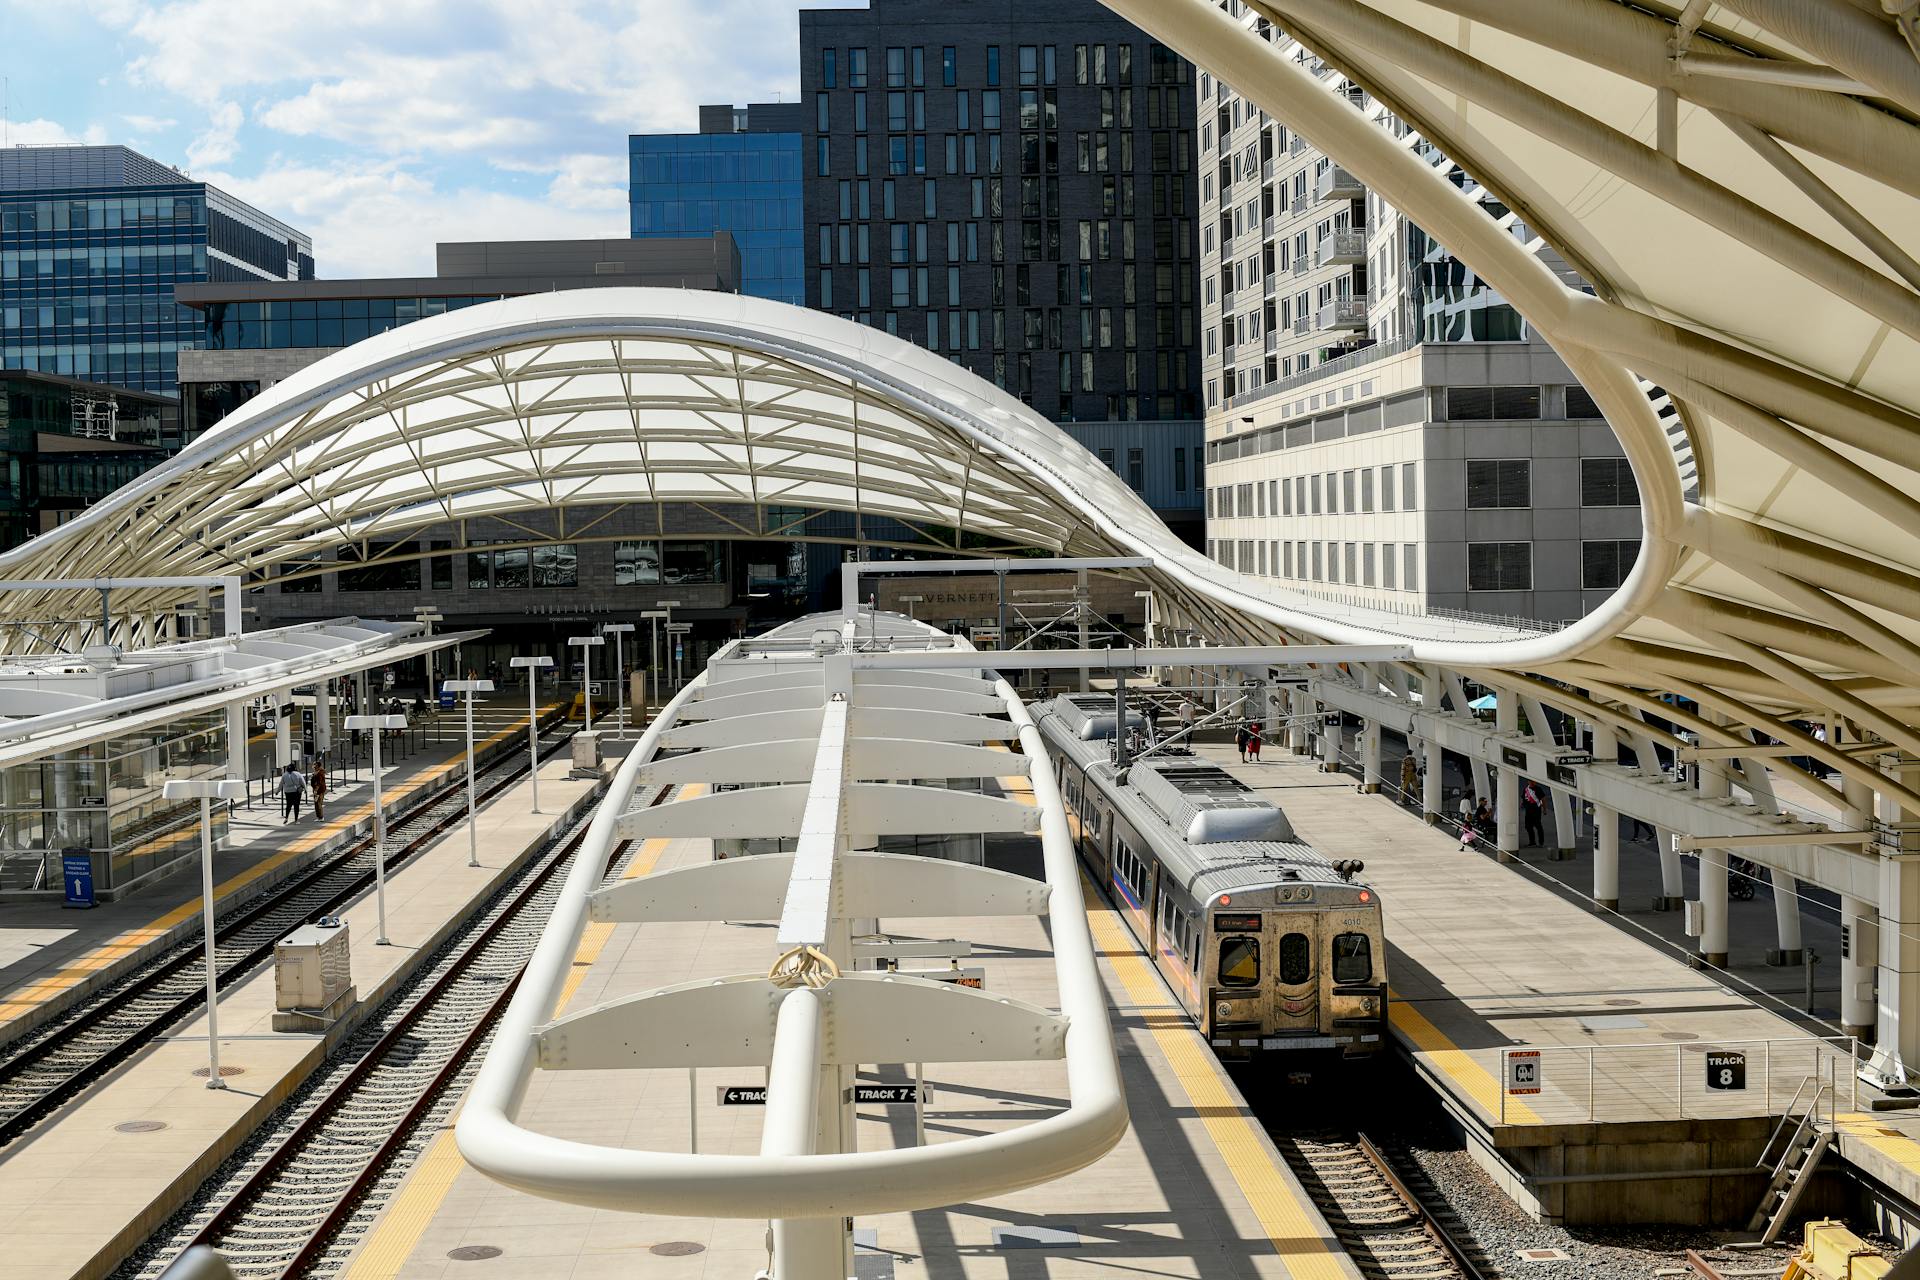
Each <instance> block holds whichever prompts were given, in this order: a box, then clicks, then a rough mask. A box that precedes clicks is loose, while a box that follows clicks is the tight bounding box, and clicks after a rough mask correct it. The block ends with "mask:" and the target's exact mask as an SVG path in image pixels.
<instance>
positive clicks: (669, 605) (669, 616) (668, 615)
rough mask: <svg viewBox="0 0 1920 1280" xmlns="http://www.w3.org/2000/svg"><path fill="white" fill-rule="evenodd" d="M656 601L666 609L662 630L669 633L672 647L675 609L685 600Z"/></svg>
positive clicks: (662, 664) (663, 664)
mask: <svg viewBox="0 0 1920 1280" xmlns="http://www.w3.org/2000/svg"><path fill="white" fill-rule="evenodd" d="M656 603H657V604H658V605H659V606H660V608H661V609H663V610H664V611H665V613H664V615H663V616H664V617H665V619H666V621H665V623H664V624H663V625H662V627H661V630H663V631H665V632H666V633H667V646H668V648H672V646H673V611H674V610H675V609H678V608H679V607H680V606H681V605H682V604H684V603H685V601H681V600H660V601H656ZM660 665H661V666H662V667H665V666H666V663H664V662H663V663H661V664H660ZM654 692H655V693H656V694H658V693H659V690H658V689H655V690H654Z"/></svg>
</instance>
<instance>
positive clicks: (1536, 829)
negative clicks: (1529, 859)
mask: <svg viewBox="0 0 1920 1280" xmlns="http://www.w3.org/2000/svg"><path fill="white" fill-rule="evenodd" d="M1545 807H1546V797H1545V796H1543V795H1541V794H1540V791H1539V789H1538V788H1536V787H1535V786H1534V785H1533V784H1532V783H1531V782H1529V783H1528V784H1527V789H1526V790H1525V791H1524V792H1522V793H1521V796H1520V816H1521V818H1522V819H1523V820H1524V821H1525V823H1526V828H1527V843H1528V844H1529V845H1543V844H1545V843H1546V842H1547V829H1546V826H1545V825H1544V824H1543V823H1542V821H1541V813H1540V811H1541V810H1542V809H1543V808H1545Z"/></svg>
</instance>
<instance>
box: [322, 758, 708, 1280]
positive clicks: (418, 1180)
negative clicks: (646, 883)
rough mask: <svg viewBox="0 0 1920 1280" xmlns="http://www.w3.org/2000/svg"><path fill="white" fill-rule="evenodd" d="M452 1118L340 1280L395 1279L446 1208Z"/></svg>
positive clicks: (642, 862) (663, 846)
mask: <svg viewBox="0 0 1920 1280" xmlns="http://www.w3.org/2000/svg"><path fill="white" fill-rule="evenodd" d="M706 790H707V788H706V784H704V783H694V784H689V785H687V786H684V787H681V788H680V790H679V793H678V797H677V798H679V799H682V800H691V799H693V798H694V797H695V796H697V795H704V794H705V793H706ZM668 843H669V841H668V840H666V839H665V838H664V837H663V838H656V839H653V840H648V841H647V842H646V843H644V844H642V845H641V846H640V851H639V852H638V853H636V854H634V856H633V857H632V859H631V860H629V861H628V863H627V867H626V870H624V871H622V872H621V873H620V878H621V879H623V880H631V879H634V878H635V877H637V876H644V875H647V874H649V873H650V872H652V870H653V869H654V867H655V866H657V865H659V862H660V858H661V855H662V854H664V853H665V852H666V851H667V845H668ZM614 927H615V926H613V925H611V924H605V923H599V924H589V925H588V926H587V927H586V928H585V929H584V930H583V931H582V932H581V934H580V945H579V947H578V948H576V949H575V951H574V953H573V970H572V972H571V973H569V974H568V975H567V982H566V985H565V986H564V987H562V988H561V989H560V1000H559V1003H558V1004H557V1005H556V1006H555V1007H554V1015H555V1016H556V1017H557V1016H559V1014H560V1013H561V1012H563V1011H564V1010H565V1009H566V1007H567V1005H568V1003H569V1002H571V1001H572V999H573V996H574V993H575V992H576V991H578V990H579V989H580V982H581V980H582V979H583V978H585V977H586V976H587V970H588V969H591V968H592V967H593V962H594V961H595V960H597V959H599V957H600V952H601V951H602V950H603V949H604V948H605V947H606V945H607V939H608V938H610V937H612V936H613V930H614ZM454 1119H455V1117H452V1116H450V1117H448V1119H447V1127H446V1128H445V1129H443V1130H442V1131H441V1132H440V1134H439V1136H438V1137H436V1138H435V1139H434V1140H433V1141H432V1142H431V1143H429V1144H428V1146H427V1149H426V1150H425V1151H424V1152H422V1153H421V1156H420V1159H419V1160H418V1161H417V1162H416V1163H415V1164H414V1167H413V1172H412V1173H410V1174H409V1175H407V1181H406V1185H404V1186H402V1187H401V1188H400V1194H399V1195H397V1196H395V1197H394V1198H393V1202H392V1203H391V1204H389V1205H388V1206H387V1208H386V1209H385V1210H384V1211H383V1212H382V1213H381V1215H380V1219H379V1221H378V1222H376V1223H374V1226H373V1230H372V1231H371V1232H370V1233H369V1234H368V1236H367V1242H366V1243H365V1244H364V1245H362V1246H361V1247H360V1251H359V1252H358V1253H356V1254H355V1255H354V1257H353V1261H352V1263H351V1264H350V1265H349V1266H348V1268H347V1270H346V1271H345V1272H344V1273H343V1274H342V1276H341V1278H340V1280H393V1278H394V1277H396V1276H398V1275H399V1274H400V1271H401V1268H403V1267H405V1266H406V1264H407V1259H408V1258H410V1257H412V1256H413V1251H414V1249H415V1248H416V1247H418V1245H419V1243H420V1237H421V1236H422V1235H424V1234H426V1230H427V1227H428V1226H429V1225H430V1224H431V1223H432V1222H433V1218H434V1215H435V1214H437V1213H439V1212H440V1206H441V1205H442V1204H444V1203H445V1202H446V1199H447V1196H448V1194H449V1193H451V1192H452V1190H453V1183H454V1180H455V1179H456V1178H458V1177H459V1176H460V1171H461V1170H462V1169H464V1168H466V1162H465V1161H463V1160H462V1159H461V1158H460V1148H459V1146H458V1145H456V1144H455V1142H454V1137H453V1124H454Z"/></svg>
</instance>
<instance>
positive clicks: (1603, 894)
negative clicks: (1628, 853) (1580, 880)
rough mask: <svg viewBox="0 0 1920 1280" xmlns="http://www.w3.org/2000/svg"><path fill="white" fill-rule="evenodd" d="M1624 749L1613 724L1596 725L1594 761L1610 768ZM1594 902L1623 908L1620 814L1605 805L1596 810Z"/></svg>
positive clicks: (1599, 904)
mask: <svg viewBox="0 0 1920 1280" xmlns="http://www.w3.org/2000/svg"><path fill="white" fill-rule="evenodd" d="M1619 752H1620V747H1619V743H1618V740H1617V739H1616V738H1615V737H1614V734H1613V727H1612V726H1611V725H1606V724H1601V723H1599V722H1598V721H1596V722H1595V723H1594V726H1593V758H1594V760H1595V761H1596V762H1597V763H1598V764H1600V765H1602V766H1606V765H1610V764H1612V763H1613V762H1614V760H1615V758H1616V757H1617V756H1618V755H1619ZM1593 899H1594V902H1595V904H1596V905H1598V906H1599V907H1601V908H1603V909H1605V910H1607V911H1618V910H1619V909H1620V814H1619V812H1618V811H1617V810H1613V809H1608V808H1606V807H1604V806H1602V805H1595V806H1594V807H1593Z"/></svg>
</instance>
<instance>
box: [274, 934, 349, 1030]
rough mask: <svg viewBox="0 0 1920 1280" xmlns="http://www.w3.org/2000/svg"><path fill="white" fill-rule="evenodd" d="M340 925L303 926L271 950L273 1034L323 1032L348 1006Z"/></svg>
mask: <svg viewBox="0 0 1920 1280" xmlns="http://www.w3.org/2000/svg"><path fill="white" fill-rule="evenodd" d="M349 948H350V939H349V937H348V929H347V925H346V922H345V921H339V920H333V919H332V917H328V918H327V919H326V920H323V921H322V922H321V923H317V924H303V925H301V926H300V927H299V928H298V929H295V930H294V931H293V932H292V933H290V934H288V935H287V936H286V937H284V938H282V939H281V940H280V941H279V942H277V943H275V944H274V947H273V988H274V1007H275V1008H276V1009H277V1010H278V1011H279V1012H277V1013H275V1014H274V1015H273V1029H274V1030H275V1031H324V1030H325V1029H326V1028H327V1026H328V1025H329V1024H331V1023H332V1022H333V1021H334V1020H335V1019H336V1018H338V1017H339V1016H340V1014H341V1012H342V1011H343V1010H345V1009H346V1008H348V1007H349V1006H351V1005H352V1004H353V1001H354V997H355V992H354V988H353V957H352V953H351V951H350V949H349Z"/></svg>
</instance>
